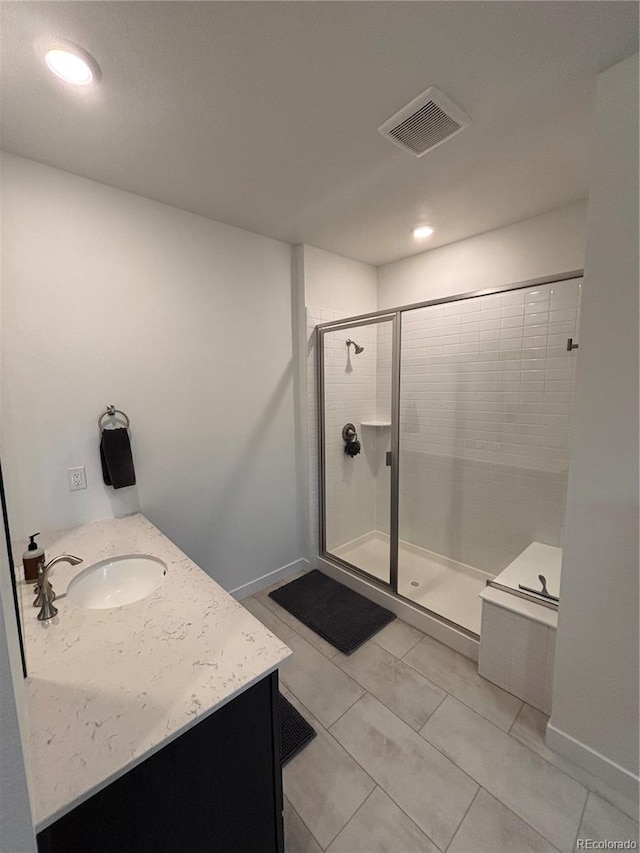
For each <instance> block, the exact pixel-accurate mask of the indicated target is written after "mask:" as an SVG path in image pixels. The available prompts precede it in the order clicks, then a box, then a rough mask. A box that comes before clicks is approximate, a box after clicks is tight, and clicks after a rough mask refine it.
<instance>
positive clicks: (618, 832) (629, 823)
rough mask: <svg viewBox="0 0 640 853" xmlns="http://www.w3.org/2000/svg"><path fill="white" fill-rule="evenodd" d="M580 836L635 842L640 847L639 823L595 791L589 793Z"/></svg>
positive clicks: (596, 839)
mask: <svg viewBox="0 0 640 853" xmlns="http://www.w3.org/2000/svg"><path fill="white" fill-rule="evenodd" d="M578 838H580V839H587V838H589V839H591V840H592V841H598V842H602V841H617V842H621V841H622V842H625V841H631V842H635V846H634V847H632V848H631V849H636V850H637V848H638V843H639V841H638V824H637V823H636V822H635V821H634V820H631V818H629V817H627V816H626V815H625V814H622V812H620V811H618V809H616V808H614V807H613V806H612V805H610V804H609V803H606V802H605V801H604V800H602V799H600V797H598V796H596V795H595V794H593V793H590V794H589V799H588V800H587V805H586V808H585V810H584V815H583V816H582V822H581V824H580V829H579V830H578Z"/></svg>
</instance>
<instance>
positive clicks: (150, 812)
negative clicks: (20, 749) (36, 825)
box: [38, 672, 284, 853]
mask: <svg viewBox="0 0 640 853" xmlns="http://www.w3.org/2000/svg"><path fill="white" fill-rule="evenodd" d="M279 726H280V720H279V712H278V674H277V672H274V673H272V674H271V675H269V676H267V677H265V678H264V679H262V681H259V682H258V683H257V684H255V685H254V686H253V687H250V688H249V689H248V690H246V691H245V692H244V693H241V694H240V695H239V696H237V697H236V698H235V699H233V700H232V701H231V702H229V703H228V704H226V705H224V706H223V707H222V708H220V709H218V710H217V711H215V712H214V713H212V714H211V715H210V716H208V717H206V718H205V719H204V720H202V721H201V722H199V723H197V724H196V725H195V726H194V727H193V728H191V729H189V730H188V731H186V732H185V733H184V734H183V735H181V736H180V737H178V738H176V739H175V740H173V741H171V742H170V743H168V744H167V745H166V746H164V747H162V748H161V749H160V750H159V751H158V752H156V753H155V754H153V755H151V756H150V757H149V758H147V759H145V760H144V761H143V762H141V763H140V764H138V765H137V766H136V767H134V768H133V769H132V770H130V771H128V772H127V773H125V774H124V775H123V776H121V777H120V778H119V779H116V780H115V781H114V782H112V783H111V784H110V785H108V786H107V787H106V788H104V789H103V790H102V791H99V792H98V793H96V794H94V796H92V797H91V798H90V799H88V800H86V801H85V802H84V803H82V804H80V805H79V806H77V807H76V808H75V809H73V811H71V812H70V813H69V814H67V815H65V816H64V817H62V818H60V819H59V820H58V821H56V822H55V823H54V824H52V825H51V826H49V827H48V828H47V829H45V830H43V831H42V832H41V833H40V834H39V835H38V851H39V853H271V851H274V853H282V851H283V850H284V841H283V827H282V807H283V803H282V774H281V770H280V728H279ZM51 772H52V773H55V772H56V768H55V767H52V768H51Z"/></svg>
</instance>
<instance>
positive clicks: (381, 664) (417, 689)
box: [333, 643, 447, 731]
mask: <svg viewBox="0 0 640 853" xmlns="http://www.w3.org/2000/svg"><path fill="white" fill-rule="evenodd" d="M333 662H334V663H335V664H336V666H339V667H340V668H341V669H342V670H344V671H345V672H346V673H347V675H350V676H351V678H353V679H354V680H355V681H357V682H358V684H360V685H362V687H364V688H365V690H367V691H368V692H369V693H371V694H372V695H373V696H375V697H376V699H379V700H380V701H381V702H382V704H383V705H386V706H387V708H389V709H390V710H391V711H393V713H394V714H397V716H398V717H400V719H401V720H404V721H405V723H408V724H409V725H410V726H411V727H412V728H413V729H415V730H416V731H418V730H419V729H420V728H422V726H423V725H424V724H425V723H426V722H427V720H428V719H429V717H430V715H431V714H432V713H433V712H434V711H435V709H436V708H437V707H438V705H439V704H440V703H441V702H442V700H443V699H444V697H445V696H446V695H447V694H446V693H445V692H444V690H441V689H440V687H437V686H436V685H435V684H432V682H430V681H428V680H427V679H426V678H425V677H424V676H422V675H420V673H419V672H416V670H415V669H413V668H412V667H410V666H408V664H406V663H404V661H401V660H399V659H398V658H397V657H394V655H392V654H391V652H388V651H386V650H385V649H383V648H381V647H380V646H377V645H376V644H375V643H365V644H364V645H363V646H360V648H359V649H356V651H355V652H354V653H353V654H351V655H348V656H347V655H343V654H337V655H336V656H335V657H334V658H333Z"/></svg>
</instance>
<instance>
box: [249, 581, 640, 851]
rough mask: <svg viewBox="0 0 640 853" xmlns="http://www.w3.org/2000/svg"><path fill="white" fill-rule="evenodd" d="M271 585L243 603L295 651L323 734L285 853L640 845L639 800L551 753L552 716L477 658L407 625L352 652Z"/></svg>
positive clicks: (295, 789)
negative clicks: (488, 676) (497, 681)
mask: <svg viewBox="0 0 640 853" xmlns="http://www.w3.org/2000/svg"><path fill="white" fill-rule="evenodd" d="M288 580H290V578H289V579H287V581H285V583H286V582H288ZM279 585H280V584H276V585H275V586H279ZM272 588H274V587H270V588H269V589H268V590H264V591H262V592H260V593H257V594H256V595H255V596H252V597H251V598H248V599H245V600H244V601H243V602H242V604H243V605H244V606H245V607H246V608H247V609H248V610H250V611H251V612H252V613H253V614H254V615H255V616H256V617H257V618H258V619H259V620H260V621H261V622H263V623H264V624H265V625H266V626H267V627H268V628H269V630H271V631H272V632H273V633H274V634H276V635H277V636H278V637H280V638H281V639H282V640H283V641H284V642H286V643H287V645H288V646H289V647H290V648H291V649H292V650H293V652H294V654H293V657H292V658H291V659H290V660H289V661H287V663H286V664H285V665H284V667H283V668H282V670H281V674H280V681H281V689H282V692H283V693H284V695H285V696H287V698H288V699H289V701H290V702H291V703H292V704H294V705H295V706H296V707H297V708H298V710H299V711H300V712H301V713H302V714H303V715H304V716H305V717H306V719H307V720H308V721H309V722H310V723H311V724H312V725H313V727H314V728H315V730H316V732H317V735H318V736H317V737H316V738H315V739H314V740H313V741H312V742H311V743H310V744H309V746H307V747H306V748H305V749H304V750H303V751H302V752H301V753H300V754H299V755H297V756H296V757H295V758H294V759H293V760H292V761H290V762H289V764H288V765H287V766H286V767H285V768H284V773H283V777H284V793H285V812H284V820H285V849H286V853H321V851H327V853H438V851H442V853H445V851H446V853H538V851H539V853H542V851H551V853H552V851H573V850H576V849H579V848H577V847H576V842H577V839H579V838H580V839H582V838H590V839H593V840H594V841H596V842H601V841H605V840H609V841H625V840H627V839H630V840H631V841H635V842H636V844H637V842H638V823H637V820H638V804H637V803H633V802H631V801H629V800H627V799H626V798H625V797H624V796H622V795H621V794H619V793H617V792H615V791H613V790H611V789H610V788H608V787H607V786H606V785H605V784H604V783H603V782H601V781H599V780H597V779H595V777H592V776H590V774H588V773H586V771H584V770H582V769H581V768H579V767H577V766H576V765H574V764H572V763H570V762H568V761H566V760H565V759H563V758H562V757H561V756H559V755H557V754H556V753H554V752H552V751H551V750H549V749H548V748H547V747H546V746H545V743H544V727H545V724H546V717H544V716H543V715H542V714H540V713H539V712H538V711H536V710H534V709H533V708H531V707H529V706H528V705H526V704H524V703H523V702H521V701H520V700H519V699H516V698H515V697H514V696H511V695H510V694H509V693H505V692H504V691H503V690H500V689H499V688H497V687H495V686H494V685H492V684H490V683H489V682H488V681H485V680H484V679H482V678H480V676H479V675H478V673H477V667H476V665H475V664H474V663H473V662H472V661H470V660H468V659H467V658H465V657H463V656H462V655H459V654H457V653H456V652H453V651H452V650H451V649H448V648H447V647H445V646H443V645H441V644H440V643H438V642H436V641H435V640H432V639H431V638H430V637H427V636H425V635H424V634H422V633H421V632H420V631H418V630H416V629H415V628H413V627H411V626H410V625H407V624H406V623H404V622H401V621H400V620H398V619H396V620H395V621H394V622H392V623H390V624H389V625H387V626H386V627H385V628H384V629H383V630H382V631H380V632H379V633H378V634H376V636H375V637H373V638H372V639H371V640H369V641H368V642H366V643H365V644H364V645H363V646H361V647H360V648H359V649H358V650H357V651H356V652H354V653H353V654H352V655H350V656H349V657H346V656H345V655H342V654H341V653H340V652H338V651H336V649H334V648H333V646H331V645H329V644H328V643H326V642H325V641H324V640H323V639H322V638H321V637H318V636H317V635H316V634H314V633H313V632H312V631H310V630H309V629H308V628H306V627H305V626H304V625H303V624H302V623H301V622H299V621H298V620H297V619H295V617H293V616H291V614H289V613H287V611H286V610H284V609H283V608H281V607H280V606H279V605H278V604H276V602H275V601H273V600H272V599H270V598H269V596H268V592H269V591H270V590H271V589H272Z"/></svg>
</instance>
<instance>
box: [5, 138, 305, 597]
mask: <svg viewBox="0 0 640 853" xmlns="http://www.w3.org/2000/svg"><path fill="white" fill-rule="evenodd" d="M2 204H3V223H2V227H3V236H4V256H3V270H2V272H3V278H4V281H3V288H4V295H3V299H4V311H3V315H4V316H3V333H2V346H3V350H4V400H3V402H4V405H3V412H2V417H3V424H4V449H5V457H6V458H5V466H6V468H5V472H6V480H7V489H8V497H9V502H10V510H11V515H12V525H13V531H12V532H13V534H14V536H23V535H25V534H26V533H31V532H33V531H35V530H41V529H47V528H56V527H65V526H70V525H74V524H78V523H81V522H84V521H89V520H93V519H96V518H101V517H106V516H112V515H114V514H115V515H118V514H121V513H124V512H128V511H132V510H136V509H138V508H139V509H141V510H142V511H143V512H144V513H145V514H146V515H147V516H148V517H149V518H150V520H151V521H152V522H154V523H155V524H157V525H158V526H159V527H160V528H161V529H162V530H163V532H165V533H166V534H167V535H168V536H169V537H171V538H172V539H173V540H174V541H175V542H176V543H177V544H178V545H179V546H180V547H181V548H182V549H183V550H184V551H186V552H187V553H188V554H189V556H190V557H192V558H193V559H194V560H195V561H196V562H197V563H198V564H199V565H201V566H202V568H203V569H205V570H206V571H207V572H209V573H210V574H211V575H212V576H213V577H214V578H215V579H216V580H218V581H219V582H220V583H221V584H222V585H223V586H225V587H226V588H227V589H235V588H237V587H239V586H241V585H243V584H246V583H249V582H251V581H253V580H255V579H256V578H257V577H259V576H262V575H265V574H267V573H269V572H272V571H275V570H277V569H279V568H281V567H283V566H285V565H288V564H291V563H294V562H295V561H297V560H298V559H299V558H300V557H301V556H302V544H301V541H300V535H299V524H298V518H297V513H296V446H295V435H294V403H293V373H294V365H293V357H292V319H291V289H290V288H291V250H290V247H289V246H288V245H285V244H283V243H280V242H277V241H275V240H270V239H267V238H264V237H260V236H257V235H255V234H250V233H248V232H245V231H242V230H240V229H237V228H232V227H230V226H226V225H222V224H219V223H216V222H212V221H210V220H208V219H205V218H203V217H199V216H195V215H193V214H189V213H185V212H183V211H180V210H177V209H174V208H171V207H168V206H166V205H162V204H158V203H156V202H153V201H149V200H147V199H144V198H141V197H139V196H136V195H133V194H130V193H126V192H121V191H119V190H116V189H113V188H110V187H106V186H104V185H101V184H98V183H95V182H92V181H88V180H85V179H82V178H79V177H76V176H73V175H70V174H67V173H65V172H61V171H59V170H56V169H52V168H49V167H46V166H43V165H40V164H36V163H33V162H31V161H28V160H24V159H21V158H18V157H14V156H10V155H5V157H4V168H3V193H2ZM111 402H113V403H115V405H116V406H117V407H118V408H120V409H123V410H124V411H125V412H127V414H128V415H129V416H130V418H131V433H132V442H133V449H134V456H135V464H136V470H137V478H138V485H137V486H135V487H131V488H128V489H122V490H118V491H114V490H113V489H111V488H109V487H106V486H104V484H103V483H102V478H101V473H100V469H99V458H98V452H97V442H98V432H97V424H96V418H97V417H98V415H99V414H100V412H101V411H103V410H104V407H105V404H106V403H111ZM80 465H84V466H86V469H87V480H88V489H87V490H86V491H80V492H74V493H71V494H70V493H69V492H68V490H67V482H66V469H67V468H69V467H72V466H80ZM248 532H250V533H251V535H247V534H248Z"/></svg>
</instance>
